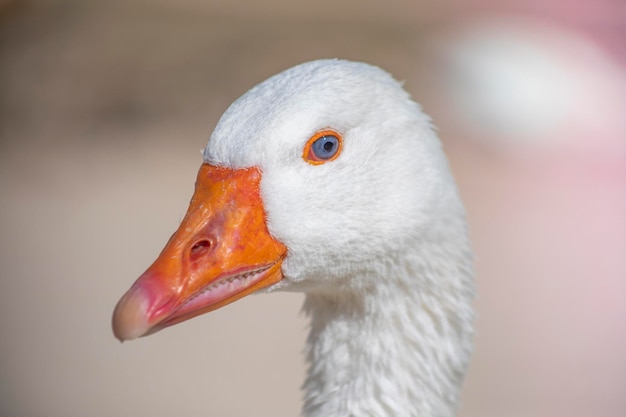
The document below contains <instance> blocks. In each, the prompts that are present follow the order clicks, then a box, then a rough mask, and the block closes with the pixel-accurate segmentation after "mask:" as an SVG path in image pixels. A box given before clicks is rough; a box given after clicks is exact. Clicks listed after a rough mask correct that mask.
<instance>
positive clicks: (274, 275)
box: [113, 60, 471, 373]
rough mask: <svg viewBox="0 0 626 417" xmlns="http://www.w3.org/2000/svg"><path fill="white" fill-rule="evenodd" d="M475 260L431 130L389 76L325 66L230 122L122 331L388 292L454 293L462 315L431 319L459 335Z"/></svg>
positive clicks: (283, 79)
mask: <svg viewBox="0 0 626 417" xmlns="http://www.w3.org/2000/svg"><path fill="white" fill-rule="evenodd" d="M469 258H470V257H469V249H468V246H467V239H466V232H465V222H464V219H463V208H462V205H461V203H460V200H459V198H458V195H457V192H456V188H455V185H454V182H453V180H452V177H451V175H450V173H449V169H448V165H447V162H446V159H445V156H444V154H443V151H442V149H441V145H440V142H439V140H438V138H437V136H436V135H435V133H434V132H433V129H432V127H431V123H430V119H429V118H428V117H427V116H426V115H425V114H424V113H423V112H422V110H421V108H420V107H419V106H418V104H416V103H415V102H414V101H412V100H411V99H410V97H409V95H408V94H407V93H406V92H405V91H404V90H403V88H402V86H401V85H400V83H398V82H397V81H395V80H394V79H393V78H392V77H391V76H390V75H389V74H387V73H386V72H384V71H383V70H381V69H379V68H376V67H373V66H370V65H367V64H363V63H355V62H348V61H342V60H321V61H314V62H310V63H306V64H302V65H299V66H296V67H293V68H291V69H288V70H286V71H284V72H282V73H280V74H278V75H275V76H273V77H271V78H269V79H268V80H266V81H264V82H262V83H261V84H259V85H257V86H255V87H254V88H252V89H251V90H249V91H248V92H247V93H246V94H244V95H243V96H242V97H240V98H239V99H238V100H236V101H235V102H234V103H233V104H232V105H231V106H230V107H229V108H228V109H227V110H226V112H225V113H224V114H223V116H222V117H221V119H220V121H219V122H218V124H217V126H216V128H215V130H214V132H213V134H212V135H211V137H210V139H209V141H208V145H207V147H206V149H205V150H204V163H203V164H202V166H201V168H200V171H199V173H198V178H197V182H196V189H195V193H194V195H193V197H192V201H191V204H190V207H189V210H188V213H187V215H186V216H185V218H184V219H183V221H182V223H181V225H180V227H179V229H178V230H177V231H176V233H175V234H174V235H173V236H172V238H171V239H170V241H169V242H168V243H167V245H166V247H165V249H164V250H163V252H162V253H161V255H160V256H159V258H158V259H157V260H156V261H155V263H154V264H153V265H152V266H151V267H150V268H149V269H148V270H147V271H146V272H145V273H144V274H143V275H142V276H141V277H140V278H139V279H138V280H137V281H136V283H135V284H134V285H133V286H132V287H131V289H130V290H129V291H128V292H127V293H126V294H125V295H124V297H123V298H122V299H121V300H120V301H119V303H118V305H117V306H116V309H115V312H114V315H113V331H114V333H115V335H116V337H117V338H118V339H120V340H127V339H133V338H136V337H140V336H144V335H147V334H150V333H153V332H155V331H157V330H161V329H163V328H164V327H167V326H170V325H172V324H176V323H178V322H180V321H183V320H186V319H189V318H191V317H194V316H196V315H198V314H202V313H204V312H207V311H210V310H213V309H215V308H219V307H222V306H223V305H226V304H228V303H230V302H232V301H235V300H237V299H239V298H241V297H243V296H245V295H247V294H250V293H253V292H259V291H261V290H263V291H274V290H285V291H303V292H305V293H307V296H311V297H312V298H315V297H319V298H320V299H323V298H325V297H330V298H332V297H342V296H346V297H348V298H349V299H351V300H359V299H363V298H365V297H366V294H370V295H371V294H375V293H376V292H377V291H376V289H377V288H380V287H385V288H386V290H385V291H386V292H385V293H386V294H391V293H394V291H395V292H396V293H400V294H404V295H405V296H406V297H412V295H411V294H413V292H415V293H416V294H420V293H423V294H439V293H441V292H449V293H451V295H450V297H451V299H452V300H453V302H452V304H451V305H452V307H450V306H448V305H442V306H431V307H430V309H431V310H432V311H434V313H433V312H432V311H431V312H430V313H429V314H436V313H437V312H438V311H439V310H445V309H448V308H451V309H457V310H459V311H460V312H459V313H458V315H459V316H463V318H462V319H458V320H457V319H454V320H453V321H454V323H453V327H454V326H456V324H457V323H456V322H457V321H458V322H459V323H461V322H462V323H461V324H460V325H459V326H463V325H465V326H467V325H468V320H469V319H468V318H467V317H468V311H469V307H468V306H467V305H466V304H467V303H465V301H463V302H459V301H458V300H461V299H463V300H464V299H465V298H469V296H468V294H469V293H471V290H468V288H470V287H471V272H468V271H469V269H471V268H470V267H469V266H468V265H469V263H470V261H469ZM437 271H439V273H437ZM394 288H395V289H394ZM407 288H410V289H411V290H407ZM407 291H408V292H407ZM441 303H444V304H445V301H441ZM459 306H460V307H459ZM313 309H314V308H313ZM454 314H456V313H454ZM313 319H314V321H315V318H313ZM455 320H456V321H455ZM313 327H315V323H314V324H313ZM457 327H458V326H457ZM318 330H319V329H318ZM319 331H320V332H321V330H319ZM465 333H469V332H464V334H465ZM455 337H456V336H455ZM312 339H314V337H313V338H312ZM312 339H311V340H310V341H309V342H310V343H314V341H312ZM457 339H458V338H457ZM454 343H456V339H455V342H454ZM461 344H463V348H462V349H463V350H465V351H466V350H467V346H466V345H467V342H466V341H463V342H462V343H461ZM464 356H467V355H465V354H464ZM460 362H461V365H458V366H457V367H458V368H462V367H463V366H464V363H465V362H466V361H460ZM455 372H456V371H455ZM457 373H458V372H457Z"/></svg>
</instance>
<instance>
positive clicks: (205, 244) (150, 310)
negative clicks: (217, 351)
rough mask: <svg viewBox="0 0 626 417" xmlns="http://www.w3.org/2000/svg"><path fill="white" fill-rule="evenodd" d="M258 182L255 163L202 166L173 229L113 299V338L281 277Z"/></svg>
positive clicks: (279, 254) (140, 332)
mask: <svg viewBox="0 0 626 417" xmlns="http://www.w3.org/2000/svg"><path fill="white" fill-rule="evenodd" d="M260 181H261V172H260V171H259V170H258V169H256V168H248V169H236V170H234V169H229V168H223V167H216V166H212V165H208V164H203V165H202V167H201V168H200V171H199V172H198V179H197V182H196V189H195V192H194V195H193V197H192V199H191V203H190V205H189V210H188V211H187V214H186V215H185V218H184V219H183V221H182V223H181V225H180V226H179V228H178V230H177V231H176V232H175V233H174V235H173V236H172V237H171V238H170V240H169V242H168V243H167V245H166V246H165V248H164V249H163V251H162V252H161V254H160V255H159V257H158V258H157V260H156V261H155V262H154V263H153V264H152V265H151V266H150V267H149V268H148V270H147V271H146V272H144V273H143V275H141V276H140V277H139V278H138V279H137V281H136V282H135V284H134V285H133V286H132V287H131V288H130V289H129V290H128V292H127V293H126V294H124V296H123V297H122V298H121V299H120V301H119V302H118V303H117V306H116V307H115V311H114V312H113V333H114V334H115V337H117V338H118V339H119V340H121V341H124V340H129V339H134V338H136V337H140V336H145V335H147V334H151V333H154V332H156V331H159V330H161V329H163V328H165V327H167V326H171V325H173V324H176V323H180V322H181V321H184V320H187V319H190V318H192V317H195V316H197V315H199V314H203V313H206V312H209V311H211V310H215V309H217V308H220V307H223V306H225V305H227V304H229V303H232V302H233V301H235V300H238V299H240V298H242V297H244V296H246V295H248V294H250V293H253V292H255V291H257V290H259V289H261V288H265V287H268V286H270V285H272V284H275V283H277V282H278V281H280V280H281V279H282V277H283V275H282V272H281V264H282V260H283V258H284V257H285V255H286V253H287V248H286V247H285V246H284V245H282V244H281V243H280V242H278V241H276V240H275V239H274V238H273V237H272V236H271V235H270V234H269V232H268V230H267V226H266V222H265V212H264V210H263V202H262V200H261V196H260V193H259V185H260Z"/></svg>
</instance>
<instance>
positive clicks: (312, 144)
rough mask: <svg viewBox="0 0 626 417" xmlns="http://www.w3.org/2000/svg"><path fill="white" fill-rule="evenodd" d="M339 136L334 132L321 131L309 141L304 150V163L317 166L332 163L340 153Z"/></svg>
mask: <svg viewBox="0 0 626 417" xmlns="http://www.w3.org/2000/svg"><path fill="white" fill-rule="evenodd" d="M341 144H342V142H341V136H340V135H339V134H338V133H336V132H334V131H323V132H319V133H317V134H316V135H314V136H313V137H312V138H311V139H309V141H308V143H307V145H306V147H305V148H304V155H303V157H304V159H305V161H307V162H309V163H311V164H313V165H319V164H323V163H324V162H328V161H332V160H333V159H335V158H336V157H337V156H339V153H340V152H341Z"/></svg>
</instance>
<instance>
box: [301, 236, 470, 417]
mask: <svg viewBox="0 0 626 417" xmlns="http://www.w3.org/2000/svg"><path fill="white" fill-rule="evenodd" d="M395 258H396V259H392V260H391V261H390V262H388V264H387V265H385V266H381V267H380V270H379V271H378V272H377V274H375V275H376V276H373V277H372V278H373V279H365V280H364V281H365V282H369V283H370V284H369V285H368V284H365V285H362V286H360V287H359V288H348V289H345V288H344V289H343V290H338V291H335V292H333V293H328V292H326V293H316V292H309V293H307V297H306V300H305V304H304V311H305V312H306V313H307V314H308V315H310V316H311V331H310V334H309V337H308V340H307V359H308V361H309V363H310V367H309V371H308V375H307V379H306V382H305V384H304V389H305V404H304V411H303V414H304V416H306V417H362V416H376V417H387V416H389V417H391V416H394V417H399V416H403V417H404V416H407V417H411V416H415V417H450V416H453V415H454V413H455V410H456V406H457V401H458V395H459V391H460V387H461V385H462V381H463V377H464V374H465V371H466V368H467V364H468V361H469V357H470V354H471V350H472V347H471V345H472V343H471V339H472V319H473V313H472V308H471V300H472V298H473V284H472V282H473V281H472V275H473V274H472V267H471V255H470V253H469V249H468V248H467V247H460V248H459V246H456V248H454V250H447V248H445V247H444V246H441V245H430V247H428V245H424V246H422V250H421V251H420V253H413V254H404V255H403V256H396V257H395Z"/></svg>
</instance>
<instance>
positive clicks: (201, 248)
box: [191, 239, 212, 257]
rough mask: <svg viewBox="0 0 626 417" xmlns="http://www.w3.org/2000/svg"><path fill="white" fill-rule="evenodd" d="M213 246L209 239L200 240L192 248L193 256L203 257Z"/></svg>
mask: <svg viewBox="0 0 626 417" xmlns="http://www.w3.org/2000/svg"><path fill="white" fill-rule="evenodd" d="M211 246H212V245H211V241H210V240H208V239H202V240H199V241H198V242H196V243H195V244H194V245H193V246H192V247H191V256H193V257H197V256H199V255H201V254H202V253H204V252H206V251H207V250H209V249H211Z"/></svg>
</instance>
